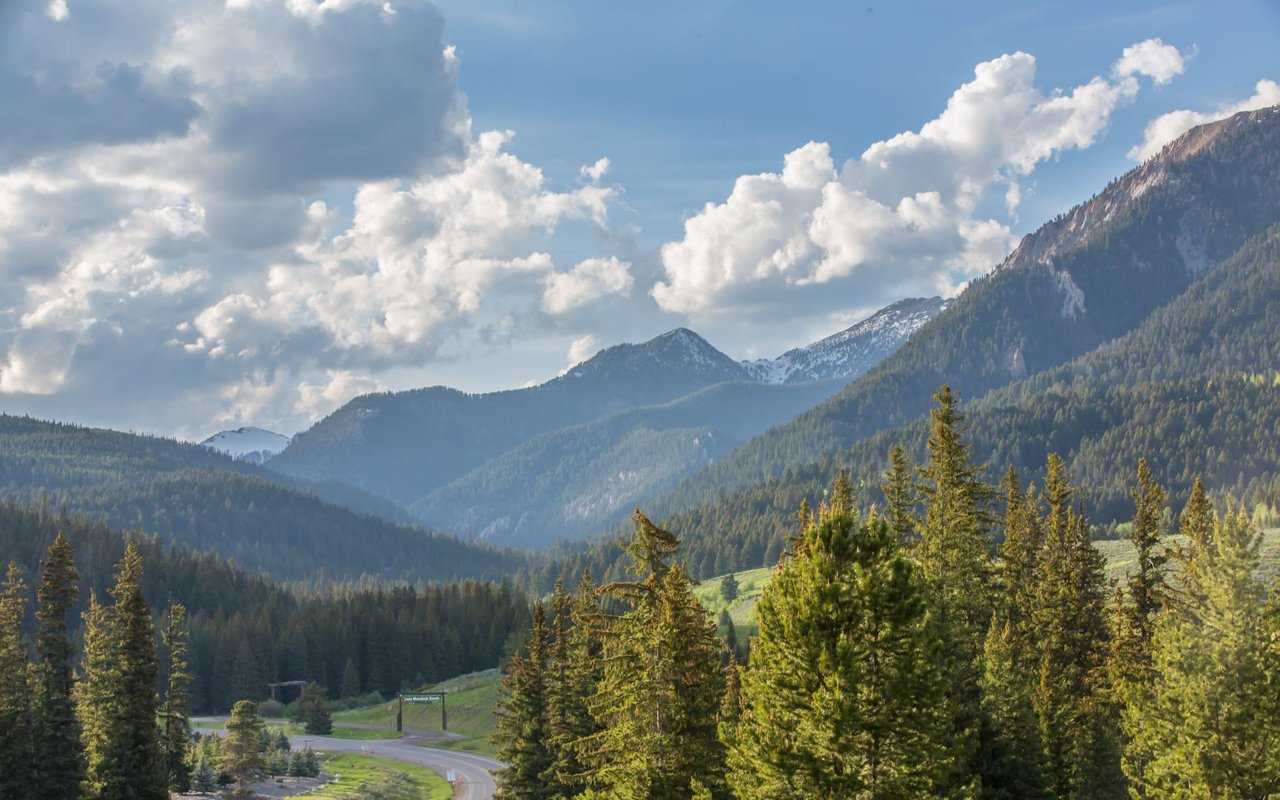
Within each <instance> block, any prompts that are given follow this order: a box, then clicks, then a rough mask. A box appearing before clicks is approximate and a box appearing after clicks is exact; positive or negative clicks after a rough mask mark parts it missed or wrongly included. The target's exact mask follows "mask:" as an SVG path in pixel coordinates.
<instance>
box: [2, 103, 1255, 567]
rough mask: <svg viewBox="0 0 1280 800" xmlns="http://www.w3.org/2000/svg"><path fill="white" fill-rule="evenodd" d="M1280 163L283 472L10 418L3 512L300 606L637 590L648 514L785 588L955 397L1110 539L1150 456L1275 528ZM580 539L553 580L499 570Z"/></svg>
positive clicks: (474, 406)
mask: <svg viewBox="0 0 1280 800" xmlns="http://www.w3.org/2000/svg"><path fill="white" fill-rule="evenodd" d="M1278 154H1280V108H1272V109H1265V110H1262V111H1254V112H1245V113H1241V114H1237V115H1235V116H1233V117H1230V118H1228V119H1225V120H1222V121H1220V122H1216V123H1211V124H1208V125H1204V126H1201V127H1199V128H1196V129H1194V130H1192V131H1190V132H1188V133H1187V134H1185V135H1184V136H1182V137H1181V138H1179V139H1177V140H1175V141H1174V142H1172V143H1171V144H1169V145H1167V146H1166V147H1165V148H1164V149H1163V150H1162V151H1161V152H1160V153H1159V154H1158V155H1156V156H1155V157H1153V158H1152V159H1150V160H1148V161H1147V162H1145V163H1144V164H1142V165H1141V166H1139V167H1137V168H1135V169H1133V170H1131V171H1130V172H1128V173H1127V174H1125V175H1124V176H1121V177H1120V178H1118V179H1116V180H1114V181H1112V182H1111V183H1110V184H1109V185H1107V186H1106V187H1105V188H1104V189H1103V190H1102V191H1101V192H1099V193H1098V194H1097V195H1095V196H1094V197H1092V198H1090V199H1089V200H1087V201H1086V202H1084V203H1081V204H1080V205H1078V206H1076V207H1075V208H1073V209H1071V210H1070V211H1068V212H1067V213H1064V214H1062V215H1060V216H1058V217H1056V218H1054V219H1052V220H1050V221H1049V222H1047V223H1046V224H1044V225H1043V226H1041V227H1040V228H1039V229H1037V230H1036V231H1034V232H1033V233H1031V234H1029V235H1028V236H1026V237H1024V239H1023V240H1022V242H1021V243H1020V244H1019V246H1018V247H1017V248H1016V249H1015V250H1014V252H1013V253H1011V254H1010V255H1009V256H1008V258H1006V259H1005V260H1004V261H1003V262H1002V263H1001V264H999V265H995V266H994V268H993V269H992V270H991V271H990V272H989V273H988V274H987V275H985V276H984V277H982V278H980V279H978V280H975V281H973V282H972V283H970V284H969V285H968V286H967V287H966V288H965V290H964V291H963V292H962V293H961V294H960V295H959V296H957V297H956V298H953V299H951V300H949V301H943V300H940V299H938V298H932V299H913V300H906V301H902V302H900V303H896V304H894V305H893V306H890V307H888V308H886V309H883V310H882V311H880V312H878V313H876V314H874V315H873V316H871V317H869V318H868V319H866V320H864V321H863V322H860V323H859V324H858V325H855V326H853V327H852V328H850V329H848V330H847V331H842V332H840V333H838V334H836V335H834V336H831V337H828V338H826V339H823V340H822V341H820V342H816V343H814V344H812V345H809V346H807V347H803V348H798V349H796V350H792V351H788V352H787V353H784V354H783V355H782V356H780V357H779V358H777V359H771V360H759V361H750V362H740V361H737V360H734V359H733V358H730V357H729V356H727V355H725V354H724V353H722V352H720V351H719V350H717V349H716V348H715V347H713V346H712V345H711V344H710V343H708V342H707V341H706V340H704V339H703V338H702V337H700V336H698V335H697V334H696V333H694V332H693V331H690V330H687V329H683V328H680V329H676V330H674V331H670V332H668V333H666V334H663V335H661V336H658V337H656V338H654V339H652V340H650V341H647V342H643V343H640V344H624V345H617V346H614V347H610V348H608V349H606V350H603V351H601V352H600V353H598V354H597V355H596V356H594V357H593V358H591V359H589V360H587V361H585V362H583V363H581V364H579V365H577V366H575V367H573V368H572V369H570V370H569V371H567V372H566V373H565V374H563V375H561V376H559V377H557V378H554V379H552V380H550V381H547V382H546V383H544V384H541V385H539V386H535V387H531V388H527V389H515V390H511V391H505V392H493V393H488V394H469V393H465V392H460V391H457V390H454V389H448V388H445V387H431V388H426V389H419V390H414V391H408V392H396V393H381V394H371V395H365V396H361V397H357V398H355V399H353V400H351V401H350V402H348V403H347V404H346V405H344V406H343V407H341V408H339V409H338V410H337V411H335V412H334V413H333V414H331V415H329V416H328V417H326V418H325V419H323V420H321V421H320V422H318V423H317V424H316V425H314V426H313V427H312V428H311V429H310V430H307V431H305V432H303V433H301V434H299V435H297V436H296V437H293V438H292V440H290V441H289V442H288V444H287V446H285V447H284V448H283V450H281V451H280V452H279V453H278V454H276V455H271V453H272V451H273V450H275V449H276V448H278V446H279V445H280V444H281V443H282V440H283V439H284V438H285V437H282V436H279V435H276V434H271V433H270V432H267V431H261V430H255V429H241V430H237V431H231V432H224V433H223V434H220V435H217V436H215V437H211V439H210V440H208V442H207V444H208V446H199V445H187V444H182V443H178V442H173V441H171V440H164V439H156V438H152V437H143V436H134V435H131V434H123V433H117V432H113V431H101V430H94V429H87V428H79V427H77V426H69V425H58V424H54V423H47V422H41V421H39V420H32V419H29V418H21V417H7V416H0V496H3V497H4V498H8V499H10V500H12V501H14V502H18V503H23V504H28V505H41V504H44V505H46V506H48V505H53V506H55V507H58V506H60V507H63V508H65V509H66V510H67V511H68V512H70V513H78V514H84V515H88V516H90V517H93V518H100V519H103V520H104V521H106V522H107V523H108V524H109V525H111V526H113V527H117V528H126V529H143V530H146V531H149V532H152V533H155V534H157V535H159V536H161V537H165V538H167V539H170V540H173V541H177V542H180V543H183V544H186V545H188V546H190V547H192V548H194V549H197V550H212V551H216V552H218V553H219V554H221V555H223V556H225V557H227V558H233V559H235V560H236V562H237V563H238V564H240V565H241V566H244V567H246V568H248V569H250V570H263V571H267V572H271V573H273V574H275V575H277V576H279V577H283V578H287V579H314V578H316V577H339V578H356V577H361V576H370V577H378V578H420V579H428V580H429V579H449V578H458V577H493V576H497V575H502V574H512V573H518V574H521V575H524V576H525V577H527V578H528V579H529V580H530V581H531V582H533V583H535V584H537V585H539V586H544V585H546V583H547V581H549V580H550V579H552V578H554V577H559V576H565V577H568V578H570V579H571V580H576V578H577V576H578V574H580V570H581V569H582V568H583V567H590V568H591V569H592V571H593V574H595V575H596V576H597V578H599V579H604V580H607V579H611V578H614V577H617V576H619V575H620V571H619V570H620V567H619V561H618V558H617V550H616V546H615V545H614V544H613V543H612V539H611V536H609V534H612V533H615V532H616V531H618V530H619V529H620V526H621V525H622V524H624V523H623V517H625V515H626V514H627V513H628V512H629V511H630V509H632V508H634V507H635V506H636V505H637V504H639V505H643V507H644V508H645V509H646V511H647V512H648V513H649V514H650V515H651V516H652V517H654V518H656V519H662V520H666V522H667V524H669V526H670V527H671V528H672V529H673V530H676V531H677V532H679V533H680V534H681V535H682V536H683V537H684V539H685V546H684V548H683V552H684V554H685V557H686V558H688V563H689V566H690V569H691V572H692V573H693V574H694V575H696V576H702V577H705V576H708V575H714V574H720V573H724V572H727V571H729V570H735V569H741V568H748V567H755V566H760V565H762V564H770V563H773V562H774V561H775V560H776V559H777V557H778V555H779V553H780V551H781V550H782V548H783V547H784V546H785V542H786V540H787V536H789V535H790V534H791V533H792V528H793V525H794V512H795V510H796V507H797V506H798V505H799V503H800V501H801V500H802V499H807V500H808V501H809V502H810V503H811V504H813V503H817V502H820V501H821V498H822V492H823V489H824V487H826V486H828V485H829V484H830V481H831V480H832V478H833V477H834V475H835V473H836V471H837V470H839V469H841V468H845V469H848V470H849V471H850V473H851V475H852V476H853V477H854V481H855V486H856V487H857V493H858V495H859V501H860V502H861V503H863V504H871V503H876V502H879V501H880V499H881V498H880V496H879V493H878V489H877V482H878V480H879V474H880V472H881V470H882V469H883V468H884V465H885V459H886V455H887V453H888V450H889V448H890V447H892V446H893V445H895V444H897V445H901V446H903V447H904V448H906V450H907V451H908V453H909V454H910V455H911V457H912V458H913V459H916V460H919V459H920V458H922V457H923V454H924V442H925V438H926V434H927V411H928V409H929V407H930V405H931V400H930V396H931V394H932V393H933V392H934V391H936V389H937V388H938V386H940V385H941V384H949V385H951V386H952V387H953V389H954V390H956V391H957V392H958V393H959V395H960V396H961V398H962V399H963V401H964V410H965V412H966V414H967V415H968V426H969V437H970V439H971V440H972V442H973V445H974V450H975V454H976V455H977V456H978V457H979V458H980V459H981V460H983V461H985V462H987V463H988V464H989V465H990V466H991V467H992V469H993V470H999V469H1003V468H1004V467H1005V466H1008V465H1012V466H1014V467H1016V468H1017V469H1019V470H1020V471H1021V472H1023V473H1024V475H1025V476H1026V477H1028V478H1030V479H1032V480H1034V479H1036V478H1037V475H1038V470H1039V469H1040V468H1041V465H1042V464H1043V462H1044V458H1045V456H1046V454H1047V453H1048V452H1050V451H1053V452H1058V453H1060V454H1062V455H1063V456H1064V457H1065V458H1066V459H1067V462H1068V465H1069V467H1070V469H1071V470H1072V472H1073V473H1074V476H1075V477H1076V479H1077V480H1078V481H1079V482H1080V484H1081V485H1082V486H1083V487H1084V491H1083V494H1082V496H1081V499H1082V501H1083V502H1085V503H1086V505H1087V506H1088V508H1089V510H1090V511H1091V512H1092V513H1093V514H1094V515H1095V518H1096V519H1098V520H1099V521H1101V522H1102V523H1103V524H1104V525H1105V524H1107V523H1110V522H1111V521H1118V520H1123V519H1125V518H1126V517H1125V515H1126V514H1128V513H1129V509H1128V505H1127V504H1128V500H1127V483H1128V480H1129V473H1130V472H1131V470H1132V468H1133V465H1134V464H1135V463H1136V460H1137V458H1138V457H1139V456H1144V457H1146V458H1147V459H1148V461H1149V462H1150V463H1151V466H1152V468H1153V469H1154V470H1155V472H1156V474H1157V475H1158V476H1159V477H1160V479H1161V480H1162V481H1163V482H1165V483H1166V485H1168V486H1169V488H1170V497H1171V503H1177V502H1179V498H1181V497H1183V496H1184V495H1185V492H1186V491H1187V488H1188V487H1189V485H1190V483H1191V482H1192V481H1193V480H1194V479H1195V478H1196V477H1203V478H1204V479H1205V480H1206V482H1207V483H1209V485H1210V487H1211V488H1212V489H1213V490H1214V492H1215V493H1217V495H1218V497H1219V498H1220V499H1221V498H1222V497H1223V496H1224V495H1226V494H1231V495H1232V496H1234V497H1236V498H1237V499H1238V500H1239V501H1241V502H1246V503H1248V504H1250V505H1255V504H1256V505H1261V506H1265V507H1268V508H1272V509H1274V508H1277V507H1280V445H1278V444H1277V442H1278V441H1280V439H1278V438H1277V437H1276V436H1275V432H1276V431H1277V430H1280V349H1278V348H1280V345H1278V344H1277V342H1280V155H1278ZM851 305H853V303H851ZM215 448H217V449H221V450H225V451H226V452H225V453H224V452H218V451H217V450H215ZM228 453H229V454H230V455H228ZM254 454H257V455H256V456H255V455H254ZM233 456H241V457H239V458H236V457H233ZM243 456H249V457H250V458H258V459H260V460H263V461H265V464H256V463H251V462H250V461H248V460H245V458H243ZM436 531H447V532H449V533H451V534H457V535H458V536H460V537H462V539H473V540H481V541H480V542H479V543H476V542H467V541H459V539H458V538H454V537H453V536H449V535H444V534H441V533H437V532H436ZM597 534H604V535H602V536H598V537H597V538H594V539H592V538H591V537H593V536H596V535H597ZM581 539H591V543H590V544H588V545H581V546H577V547H571V548H567V549H559V550H555V551H554V555H553V556H552V557H551V558H537V557H531V556H529V555H528V554H523V553H519V552H515V551H512V550H503V549H498V548H496V547H494V546H492V545H512V546H516V547H521V548H526V547H527V548H544V547H548V546H550V545H552V544H554V543H556V542H561V541H565V540H569V541H573V540H581Z"/></svg>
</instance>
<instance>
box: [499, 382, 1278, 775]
mask: <svg viewBox="0 0 1280 800" xmlns="http://www.w3.org/2000/svg"><path fill="white" fill-rule="evenodd" d="M934 400H935V403H936V406H935V408H934V409H933V410H932V411H931V412H930V418H929V424H928V432H927V446H926V452H925V455H924V457H923V459H922V463H921V464H920V465H919V469H918V470H916V471H914V472H912V471H910V470H909V469H908V465H907V462H906V461H905V460H904V459H902V458H901V457H897V458H895V459H894V467H893V471H892V473H891V477H890V479H889V481H888V485H887V486H886V490H885V498H884V502H883V503H882V504H881V506H880V507H879V508H878V509H877V510H875V511H871V510H870V509H867V508H865V507H863V508H861V509H860V508H858V506H857V503H856V502H855V498H854V487H853V486H852V484H851V483H850V481H849V480H848V476H847V475H846V474H844V473H843V472H842V473H840V474H839V475H838V476H837V477H836V479H835V481H833V483H832V484H831V485H830V486H829V488H828V490H827V491H826V492H825V493H824V497H823V500H822V502H821V503H820V504H818V505H816V506H809V505H802V506H800V508H799V509H798V510H797V511H798V513H797V514H796V515H795V517H794V519H793V521H792V524H791V535H790V537H789V538H788V542H787V545H786V554H785V555H784V557H783V558H782V559H781V560H780V561H779V562H778V565H777V566H776V567H775V568H774V569H773V571H772V573H771V575H770V580H769V581H768V582H767V585H765V586H763V587H762V588H761V589H760V592H759V596H758V598H757V600H756V606H755V610H756V623H757V633H756V635H755V636H753V637H752V638H751V639H750V642H749V647H748V648H746V653H745V658H743V652H742V648H740V647H736V646H735V642H734V638H733V636H732V632H733V631H734V630H735V628H734V626H733V624H732V620H731V618H730V617H729V616H728V615H727V614H722V616H721V624H720V625H719V626H717V625H716V623H715V622H714V621H713V619H714V618H713V617H712V616H711V615H710V614H709V613H707V611H706V610H704V609H703V608H702V607H701V606H700V605H699V603H698V601H697V599H696V598H697V596H698V595H697V593H696V592H695V590H694V582H693V581H691V580H690V578H689V574H688V570H687V568H686V566H685V559H684V558H682V544H683V542H682V539H681V537H680V536H678V535H677V534H676V533H674V532H673V531H671V530H667V529H664V528H660V527H658V526H656V525H654V524H653V523H652V522H651V521H650V520H649V519H648V518H647V517H646V516H645V515H644V514H642V513H641V512H639V511H637V512H636V514H635V517H634V527H635V530H634V533H633V534H632V535H631V536H630V537H627V538H626V539H624V540H623V541H622V542H621V547H622V549H623V551H624V552H625V554H626V560H627V567H628V570H627V571H628V573H629V575H628V577H627V578H625V579H623V580H620V581H611V582H608V583H605V584H604V586H603V587H602V588H601V589H600V590H598V591H597V590H596V587H595V584H594V583H593V582H592V581H591V580H590V579H589V577H588V576H584V577H583V579H582V582H581V583H580V584H579V588H578V590H577V592H576V593H574V594H569V593H568V592H567V591H566V590H565V589H564V588H563V586H562V585H561V584H557V585H556V587H555V590H554V592H553V594H552V596H551V598H550V601H549V602H548V603H546V604H541V603H540V604H537V605H535V607H534V609H533V613H532V615H531V628H530V633H529V638H528V642H527V645H526V646H525V647H524V648H522V649H521V651H520V652H519V653H518V654H517V656H516V657H515V658H514V659H513V660H512V661H511V664H510V667H509V668H508V670H507V675H506V677H505V679H504V682H503V686H502V691H501V694H500V699H499V714H498V727H497V731H496V732H495V734H494V737H493V739H494V742H495V743H496V744H498V745H499V747H500V748H501V749H500V750H499V758H501V759H502V760H503V761H504V762H506V767H505V769H503V771H502V772H501V773H499V778H500V783H501V785H500V791H501V793H502V796H507V797H531V796H537V795H538V794H539V792H546V793H548V794H553V795H555V796H560V797H572V798H582V799H583V800H594V798H599V797H634V796H639V797H651V796H670V797H693V798H710V799H711V800H777V799H778V798H788V799H794V800H801V798H817V797H820V798H828V797H830V798H881V797H893V798H926V797H932V798H947V797H984V798H1009V799H1010V800H1012V799H1013V798H1017V799H1018V800H1047V799H1048V798H1063V799H1064V800H1066V799H1070V798H1078V799H1079V800H1125V799H1126V798H1134V797H1151V798H1177V797H1203V798H1207V797H1230V798H1266V797H1271V796H1272V795H1273V794H1274V792H1273V791H1272V790H1273V789H1274V787H1276V786H1277V785H1280V754H1278V753H1277V751H1276V749H1275V748H1274V747H1272V746H1271V743H1272V742H1274V741H1275V740H1276V737H1277V736H1280V717H1278V716H1277V715H1276V713H1275V709H1276V708H1277V707H1280V688H1278V687H1280V653H1278V652H1277V648H1276V642H1277V638H1278V637H1280V605H1278V604H1277V601H1276V597H1275V593H1276V587H1275V586H1274V584H1272V585H1268V584H1264V583H1263V582H1262V581H1261V580H1260V578H1261V579H1262V580H1267V579H1268V573H1267V571H1264V570H1261V569H1260V567H1261V566H1262V558H1261V547H1262V542H1263V539H1262V536H1261V534H1260V532H1259V530H1258V528H1257V526H1256V525H1255V524H1254V523H1253V522H1252V521H1251V520H1250V518H1249V515H1248V514H1247V513H1245V512H1243V511H1242V510H1240V509H1239V508H1238V506H1234V505H1231V504H1225V505H1218V506H1216V507H1215V504H1214V503H1213V502H1212V500H1211V499H1210V498H1209V497H1208V495H1207V493H1206V492H1205V491H1204V488H1203V486H1202V485H1201V484H1199V483H1197V484H1196V485H1195V488H1194V489H1193V491H1192V492H1191V493H1190V494H1189V496H1188V497H1187V498H1186V500H1185V502H1182V503H1178V504H1176V505H1175V508H1174V509H1173V513H1166V504H1167V503H1168V502H1169V498H1168V495H1167V493H1166V491H1165V488H1164V487H1163V486H1162V485H1161V484H1160V482H1159V481H1158V480H1157V479H1156V477H1155V475H1154V473H1153V472H1152V470H1151V469H1149V467H1148V464H1147V462H1146V461H1145V460H1144V459H1142V458H1139V459H1138V460H1136V461H1135V462H1134V464H1133V465H1132V467H1130V474H1129V478H1128V480H1127V481H1126V488H1127V489H1128V495H1129V499H1130V504H1129V506H1128V508H1127V509H1126V515H1125V516H1126V520H1125V522H1126V525H1125V538H1126V539H1127V543H1128V545H1129V548H1128V549H1129V553H1130V564H1129V565H1128V568H1127V569H1126V570H1124V571H1123V573H1122V574H1121V575H1119V576H1118V577H1119V580H1118V583H1113V582H1112V580H1111V578H1109V576H1108V574H1107V561H1106V558H1105V557H1104V555H1103V554H1102V552H1100V551H1099V549H1098V547H1097V546H1096V545H1095V543H1094V542H1093V541H1092V539H1091V532H1092V531H1093V530H1094V529H1095V527H1096V526H1095V525H1094V522H1093V520H1091V519H1090V518H1089V516H1088V515H1087V514H1086V513H1084V512H1083V511H1082V509H1081V507H1080V505H1079V504H1078V502H1077V501H1078V498H1079V494H1080V488H1079V486H1078V484H1076V483H1075V482H1074V481H1073V480H1072V479H1071V476H1070V475H1069V473H1068V471H1067V468H1066V465H1065V464H1064V462H1063V461H1062V459H1061V458H1059V457H1058V456H1057V455H1056V454H1052V453H1051V454H1049V455H1048V456H1047V458H1046V460H1045V463H1044V465H1043V473H1042V474H1043V480H1042V482H1041V483H1040V484H1039V485H1037V486H1034V487H1029V486H1028V485H1027V484H1026V483H1025V482H1024V480H1023V478H1022V476H1020V475H1019V474H1018V473H1017V471H1015V470H1012V469H1010V470H1008V471H1007V472H1004V473H1003V474H1002V475H1001V476H1000V477H999V480H998V483H997V480H996V476H991V477H989V478H988V477H984V474H983V473H984V470H983V469H982V467H981V466H980V465H979V464H978V463H976V461H975V458H974V452H973V450H972V448H971V446H970V440H969V436H968V430H967V428H966V427H965V425H964V422H963V420H962V418H961V416H960V415H959V414H958V409H957V405H956V400H955V397H954V395H953V393H952V392H951V391H950V390H948V389H945V388H944V389H942V390H940V391H939V392H937V393H935V395H934ZM1175 534H1176V536H1175ZM1271 580H1273V578H1272V579H1271ZM735 590H736V587H735V586H734V585H733V584H732V583H728V584H722V587H721V592H722V595H724V596H726V598H727V599H728V600H732V599H733V597H732V595H733V594H734V592H735ZM601 595H603V596H605V597H607V598H609V599H610V600H611V601H612V603H611V606H612V607H610V608H608V609H602V608H601V605H600V596H601ZM721 631H723V636H724V638H720V636H721V635H722V634H721ZM739 659H742V660H741V661H739ZM654 731H658V732H659V735H654V733H653V732H654Z"/></svg>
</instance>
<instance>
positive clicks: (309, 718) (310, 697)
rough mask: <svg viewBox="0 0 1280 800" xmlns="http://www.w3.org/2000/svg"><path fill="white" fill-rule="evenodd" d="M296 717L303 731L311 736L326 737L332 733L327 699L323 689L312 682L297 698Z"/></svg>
mask: <svg viewBox="0 0 1280 800" xmlns="http://www.w3.org/2000/svg"><path fill="white" fill-rule="evenodd" d="M297 713H298V715H299V717H300V718H301V720H302V726H303V729H304V730H305V731H306V732H307V733H309V734H311V735H312V736H328V735H329V734H331V733H333V714H332V713H331V712H330V711H329V697H328V694H327V693H326V692H325V688H324V687H323V686H321V685H320V684H318V683H315V682H314V681H312V682H311V683H308V684H307V685H306V686H304V687H303V689H302V697H300V698H298V712H297Z"/></svg>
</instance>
